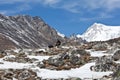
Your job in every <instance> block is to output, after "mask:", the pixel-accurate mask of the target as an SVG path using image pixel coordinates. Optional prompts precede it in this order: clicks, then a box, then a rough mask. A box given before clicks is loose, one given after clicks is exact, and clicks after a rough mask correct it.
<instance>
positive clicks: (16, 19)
mask: <svg viewBox="0 0 120 80" xmlns="http://www.w3.org/2000/svg"><path fill="white" fill-rule="evenodd" d="M1 35H2V36H3V35H4V37H6V38H4V39H2V38H1V41H2V44H5V45H8V44H10V45H11V46H12V47H7V48H6V47H2V45H1V46H0V49H10V48H13V47H17V48H41V47H46V46H48V45H49V44H54V42H55V41H57V39H59V40H61V41H63V40H64V38H62V37H61V36H59V35H58V34H57V31H56V30H55V29H53V28H51V27H50V26H49V25H48V24H46V23H45V22H44V21H43V20H42V19H41V18H39V17H37V16H36V17H31V16H29V15H18V16H4V15H2V14H0V37H1ZM6 40H7V42H6ZM1 41H0V42H1Z"/></svg>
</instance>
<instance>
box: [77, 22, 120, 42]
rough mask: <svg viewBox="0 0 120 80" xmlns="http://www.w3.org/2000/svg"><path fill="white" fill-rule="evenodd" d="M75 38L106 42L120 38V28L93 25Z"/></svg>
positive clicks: (98, 24)
mask: <svg viewBox="0 0 120 80" xmlns="http://www.w3.org/2000/svg"><path fill="white" fill-rule="evenodd" d="M77 36H78V37H82V38H83V39H85V40H87V41H106V40H109V39H113V38H117V37H120V26H106V25H103V24H100V23H94V24H93V25H92V26H91V27H90V28H88V29H87V31H86V32H85V33H83V34H82V35H77Z"/></svg>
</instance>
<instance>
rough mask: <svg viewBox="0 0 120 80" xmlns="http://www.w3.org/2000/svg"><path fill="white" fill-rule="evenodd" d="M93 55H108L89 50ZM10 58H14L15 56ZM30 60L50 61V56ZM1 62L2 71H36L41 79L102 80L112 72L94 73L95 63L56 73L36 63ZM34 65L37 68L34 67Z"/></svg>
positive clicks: (1, 60)
mask: <svg viewBox="0 0 120 80" xmlns="http://www.w3.org/2000/svg"><path fill="white" fill-rule="evenodd" d="M88 51H89V52H90V54H91V56H94V57H101V56H103V55H108V54H105V53H104V52H103V51H94V52H93V51H91V50H88ZM6 57H7V56H6ZM9 57H14V56H13V55H11V56H9ZM28 57H29V58H30V59H32V58H35V59H38V60H39V61H42V60H44V59H48V58H49V57H50V56H30V55H28ZM0 62H2V63H3V64H0V69H9V68H13V69H23V68H29V69H33V70H34V71H36V72H37V75H38V76H39V77H41V78H42V79H58V78H70V77H78V78H81V79H85V80H92V79H93V78H94V79H95V78H102V77H103V76H104V75H109V74H111V73H112V72H94V71H91V70H90V67H91V66H93V65H95V62H91V63H87V64H85V65H83V66H82V67H80V68H76V69H71V70H61V71H56V70H48V69H40V68H38V67H37V66H36V64H35V63H33V64H30V63H17V62H7V61H4V60H3V59H0ZM33 65H34V66H35V67H33Z"/></svg>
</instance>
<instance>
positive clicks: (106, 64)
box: [90, 56, 117, 72]
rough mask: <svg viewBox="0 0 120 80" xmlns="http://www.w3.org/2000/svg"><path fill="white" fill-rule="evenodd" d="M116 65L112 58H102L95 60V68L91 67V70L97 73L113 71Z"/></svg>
mask: <svg viewBox="0 0 120 80" xmlns="http://www.w3.org/2000/svg"><path fill="white" fill-rule="evenodd" d="M116 68H117V64H116V63H115V62H114V61H113V59H112V56H103V57H100V58H98V59H97V60H96V63H95V66H91V68H90V69H91V70H94V71H97V72H103V71H115V70H116Z"/></svg>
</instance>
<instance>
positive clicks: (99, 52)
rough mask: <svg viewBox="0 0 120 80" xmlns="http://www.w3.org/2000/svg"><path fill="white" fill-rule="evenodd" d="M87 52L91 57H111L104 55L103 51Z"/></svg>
mask: <svg viewBox="0 0 120 80" xmlns="http://www.w3.org/2000/svg"><path fill="white" fill-rule="evenodd" d="M87 51H88V52H90V54H91V56H92V57H102V56H104V55H112V54H107V53H105V51H92V50H87Z"/></svg>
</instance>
